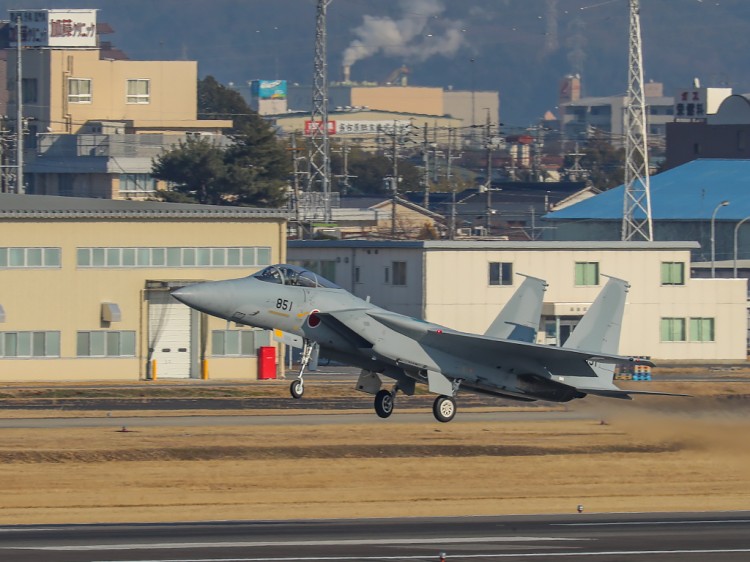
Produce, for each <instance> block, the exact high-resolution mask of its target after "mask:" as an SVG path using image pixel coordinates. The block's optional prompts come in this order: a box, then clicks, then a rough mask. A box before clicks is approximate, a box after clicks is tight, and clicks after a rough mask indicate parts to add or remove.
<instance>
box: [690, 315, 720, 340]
mask: <svg viewBox="0 0 750 562" xmlns="http://www.w3.org/2000/svg"><path fill="white" fill-rule="evenodd" d="M690 341H716V339H715V337H714V319H713V318H691V319H690Z"/></svg>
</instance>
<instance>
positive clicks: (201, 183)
mask: <svg viewBox="0 0 750 562" xmlns="http://www.w3.org/2000/svg"><path fill="white" fill-rule="evenodd" d="M198 115H199V116H200V117H202V118H204V119H221V118H224V119H232V121H233V127H232V129H230V131H229V132H228V136H229V139H230V143H229V145H228V146H226V147H222V146H219V145H218V144H217V143H215V142H214V141H212V140H208V139H205V138H199V139H196V138H188V139H187V140H186V141H184V142H180V143H179V144H178V146H177V147H175V148H173V149H172V150H169V151H167V152H165V153H164V154H162V155H160V156H158V157H156V158H155V159H154V162H153V168H152V175H153V176H154V177H155V178H157V179H161V180H165V181H168V182H169V183H171V184H172V191H166V192H161V196H162V198H163V199H165V200H168V201H185V202H194V203H205V204H211V205H242V206H257V207H278V206H280V205H282V204H283V203H284V200H285V197H286V183H287V178H288V176H289V161H288V158H287V157H286V151H285V147H284V145H283V144H282V143H281V142H279V140H278V138H277V137H276V133H275V132H274V130H273V129H272V128H271V126H270V125H269V124H268V123H267V122H266V121H265V120H263V119H262V118H261V117H260V116H259V115H258V114H257V113H256V112H255V111H253V110H252V109H251V108H250V107H249V106H248V105H247V102H245V100H244V99H243V98H242V96H241V95H240V94H239V93H238V92H237V91H235V90H232V89H230V88H227V87H225V86H223V85H222V84H219V83H218V82H217V81H216V80H215V79H214V78H213V77H212V76H207V77H206V78H204V79H203V80H199V81H198Z"/></svg>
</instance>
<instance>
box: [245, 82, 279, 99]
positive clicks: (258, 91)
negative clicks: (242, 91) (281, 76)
mask: <svg viewBox="0 0 750 562" xmlns="http://www.w3.org/2000/svg"><path fill="white" fill-rule="evenodd" d="M250 92H251V94H252V95H253V97H255V98H258V99H261V100H285V99H286V80H253V81H252V83H251V85H250Z"/></svg>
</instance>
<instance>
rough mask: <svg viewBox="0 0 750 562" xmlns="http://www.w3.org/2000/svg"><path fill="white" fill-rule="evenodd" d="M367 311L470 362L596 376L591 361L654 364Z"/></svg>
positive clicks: (418, 338) (412, 335)
mask: <svg viewBox="0 0 750 562" xmlns="http://www.w3.org/2000/svg"><path fill="white" fill-rule="evenodd" d="M367 314H368V315H369V316H370V317H372V318H374V319H375V320H377V321H378V322H380V323H381V324H384V325H385V326H388V327H389V328H391V329H393V330H395V331H397V332H399V333H402V334H404V335H408V336H409V337H412V338H414V339H415V340H416V341H418V342H419V343H420V344H421V345H423V346H427V347H431V348H434V349H436V350H440V351H441V352H443V353H447V354H450V355H453V356H455V357H458V358H461V359H465V360H467V361H470V362H475V363H483V364H485V365H492V366H503V367H506V366H507V367H513V368H515V369H516V370H518V369H528V372H529V373H536V374H539V375H544V376H546V375H549V374H550V373H552V374H556V375H565V374H570V375H573V374H575V375H576V376H584V377H592V378H596V377H597V374H596V373H595V372H594V370H593V369H592V368H591V366H590V365H589V362H598V363H609V364H620V365H648V366H653V363H651V362H650V361H647V360H644V359H636V358H632V357H625V356H622V355H614V354H609V353H601V352H592V351H585V350H579V349H564V348H560V347H553V346H547V345H539V344H534V343H527V342H520V341H511V340H500V339H497V338H493V337H488V336H480V335H477V334H467V333H464V332H456V331H454V330H448V329H443V328H440V327H437V326H436V325H435V324H430V323H429V322H421V321H418V320H414V319H411V318H407V317H404V316H401V315H397V314H393V313H388V312H376V311H368V312H367Z"/></svg>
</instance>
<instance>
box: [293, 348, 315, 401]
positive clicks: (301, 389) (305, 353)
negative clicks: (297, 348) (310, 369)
mask: <svg viewBox="0 0 750 562" xmlns="http://www.w3.org/2000/svg"><path fill="white" fill-rule="evenodd" d="M316 345H317V344H316V343H313V342H311V341H310V340H305V342H304V345H303V346H302V360H301V362H300V363H301V364H300V368H299V374H298V375H297V378H296V379H295V380H293V381H292V384H291V385H290V386H289V393H290V394H291V395H292V398H295V399H300V398H302V395H303V394H304V393H305V382H304V380H303V378H302V374H303V373H304V372H305V368H306V367H307V364H308V363H309V362H310V358H311V357H312V354H313V351H314V350H315V346H316Z"/></svg>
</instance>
